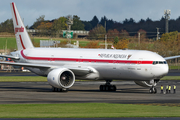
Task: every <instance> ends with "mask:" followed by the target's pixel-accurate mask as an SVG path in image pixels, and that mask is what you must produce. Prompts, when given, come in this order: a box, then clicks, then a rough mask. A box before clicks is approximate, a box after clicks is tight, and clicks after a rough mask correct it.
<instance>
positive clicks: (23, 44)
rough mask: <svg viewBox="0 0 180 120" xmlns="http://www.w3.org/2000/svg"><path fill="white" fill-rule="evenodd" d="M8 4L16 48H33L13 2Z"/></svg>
mask: <svg viewBox="0 0 180 120" xmlns="http://www.w3.org/2000/svg"><path fill="white" fill-rule="evenodd" d="M10 5H11V12H12V18H13V24H14V32H15V36H16V43H17V47H18V50H23V49H32V48H34V46H33V44H32V42H31V39H30V37H29V35H28V33H27V31H26V28H25V26H24V24H23V21H22V19H21V17H20V14H19V12H18V10H17V8H16V5H15V3H14V2H12V3H11V4H10Z"/></svg>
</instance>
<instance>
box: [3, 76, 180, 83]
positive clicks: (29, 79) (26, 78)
mask: <svg viewBox="0 0 180 120" xmlns="http://www.w3.org/2000/svg"><path fill="white" fill-rule="evenodd" d="M161 80H180V76H165V77H163V78H162V79H161ZM76 81H84V80H76ZM0 82H47V78H46V77H41V76H0Z"/></svg>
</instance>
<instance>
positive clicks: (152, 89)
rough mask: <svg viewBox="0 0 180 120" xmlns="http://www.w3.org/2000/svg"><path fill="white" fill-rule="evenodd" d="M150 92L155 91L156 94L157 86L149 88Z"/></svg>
mask: <svg viewBox="0 0 180 120" xmlns="http://www.w3.org/2000/svg"><path fill="white" fill-rule="evenodd" d="M149 93H151V94H152V93H154V94H156V93H157V89H156V88H155V87H152V88H150V89H149Z"/></svg>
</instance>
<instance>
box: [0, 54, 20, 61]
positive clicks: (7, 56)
mask: <svg viewBox="0 0 180 120" xmlns="http://www.w3.org/2000/svg"><path fill="white" fill-rule="evenodd" d="M0 57H5V58H11V59H16V60H19V57H15V56H10V55H0Z"/></svg>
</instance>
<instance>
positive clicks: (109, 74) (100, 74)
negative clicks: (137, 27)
mask: <svg viewBox="0 0 180 120" xmlns="http://www.w3.org/2000/svg"><path fill="white" fill-rule="evenodd" d="M11 11H12V16H13V24H14V31H15V36H16V42H17V47H18V51H16V52H11V56H3V57H9V58H11V59H13V60H14V61H15V63H11V62H0V64H8V65H15V66H24V67H27V68H28V69H29V70H30V71H32V72H34V73H36V74H38V75H41V76H47V81H48V83H49V84H50V85H51V86H52V89H53V91H66V90H67V89H69V88H70V87H71V86H73V84H74V82H75V79H82V80H94V81H97V80H105V81H106V84H105V85H100V90H101V91H116V86H115V85H111V84H110V83H111V81H112V80H127V81H134V82H135V83H136V84H138V85H140V86H144V87H150V91H149V92H150V93H156V88H155V86H156V84H157V83H158V82H159V80H160V79H161V78H162V77H164V76H165V75H166V74H167V73H168V70H169V68H168V64H167V62H166V60H167V59H174V58H177V57H180V56H174V57H168V58H163V57H161V56H160V55H158V54H157V53H154V52H150V51H145V50H110V49H109V50H106V49H75V48H35V47H34V46H33V44H32V42H31V39H30V37H29V35H28V33H27V31H26V28H25V26H24V24H23V22H22V19H21V17H20V15H19V12H18V10H17V8H16V5H15V3H11Z"/></svg>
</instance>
